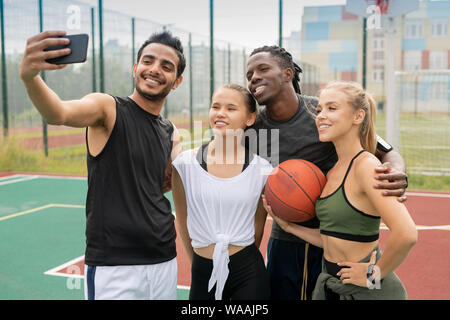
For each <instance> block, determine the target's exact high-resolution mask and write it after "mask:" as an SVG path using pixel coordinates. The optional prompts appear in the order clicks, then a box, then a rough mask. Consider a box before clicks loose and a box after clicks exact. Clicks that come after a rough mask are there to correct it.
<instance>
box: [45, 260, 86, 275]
mask: <svg viewBox="0 0 450 320" xmlns="http://www.w3.org/2000/svg"><path fill="white" fill-rule="evenodd" d="M82 260H84V255H82V256H80V257H78V258H75V259H72V260H70V261H68V262H66V263H63V264H62V265H60V266H57V267H54V268H52V269H50V270H47V271H45V272H44V274H46V275H48V276H57V277H67V278H79V279H82V278H84V275H82V274H81V270H79V269H78V268H76V269H75V268H74V269H73V271H75V272H77V271H78V272H79V273H75V272H74V273H61V272H58V270H63V269H65V268H68V267H70V266H71V265H74V264H76V263H78V262H80V261H82Z"/></svg>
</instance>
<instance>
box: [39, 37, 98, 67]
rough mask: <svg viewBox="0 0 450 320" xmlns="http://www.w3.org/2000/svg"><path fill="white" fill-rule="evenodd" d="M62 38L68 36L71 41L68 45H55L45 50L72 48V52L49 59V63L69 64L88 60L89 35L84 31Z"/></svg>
mask: <svg viewBox="0 0 450 320" xmlns="http://www.w3.org/2000/svg"><path fill="white" fill-rule="evenodd" d="M61 38H68V39H70V43H69V44H68V45H66V46H53V47H48V48H45V49H44V51H51V50H60V49H64V48H69V49H70V50H72V51H71V52H70V54H68V55H66V56H61V57H57V58H53V59H47V60H45V61H47V62H48V63H52V64H69V63H80V62H85V61H86V56H87V49H88V42H89V35H87V34H85V33H82V34H72V35H65V36H62V37H61Z"/></svg>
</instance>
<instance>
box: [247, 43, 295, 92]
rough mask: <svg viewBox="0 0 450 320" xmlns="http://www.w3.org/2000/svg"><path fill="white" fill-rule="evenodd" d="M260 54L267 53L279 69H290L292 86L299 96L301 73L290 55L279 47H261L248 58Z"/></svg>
mask: <svg viewBox="0 0 450 320" xmlns="http://www.w3.org/2000/svg"><path fill="white" fill-rule="evenodd" d="M260 52H269V53H270V54H271V55H272V56H273V57H274V58H275V59H277V61H278V62H279V64H280V66H281V68H283V69H287V68H289V69H291V70H292V72H293V73H294V77H293V79H292V85H293V86H294V90H295V92H297V93H298V94H301V90H300V73H302V68H300V67H299V66H298V65H297V64H296V63H295V62H294V61H293V60H292V55H291V54H290V53H289V52H287V51H286V49H284V48H281V47H279V46H263V47H260V48H256V49H255V50H253V52H252V53H251V54H250V57H251V56H253V55H254V54H257V53H260Z"/></svg>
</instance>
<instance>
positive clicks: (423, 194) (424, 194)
mask: <svg viewBox="0 0 450 320" xmlns="http://www.w3.org/2000/svg"><path fill="white" fill-rule="evenodd" d="M13 176H18V177H33V179H36V178H43V179H70V180H86V179H87V177H72V176H58V175H45V174H33V175H31V174H27V173H24V174H16V175H12V176H7V177H2V178H0V181H1V180H2V179H9V178H11V177H13ZM5 182H8V181H5ZM1 184H2V182H0V185H1ZM406 195H407V196H413V197H431V198H433V197H436V198H450V193H433V192H409V191H407V192H406Z"/></svg>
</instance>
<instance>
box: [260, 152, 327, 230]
mask: <svg viewBox="0 0 450 320" xmlns="http://www.w3.org/2000/svg"><path fill="white" fill-rule="evenodd" d="M326 181H327V180H326V178H325V175H324V174H323V173H322V171H321V170H320V169H319V168H318V167H317V166H316V165H315V164H313V163H311V162H309V161H306V160H301V159H291V160H287V161H284V162H282V163H280V165H279V166H278V167H277V168H275V169H274V171H273V172H272V174H271V175H270V176H269V178H268V179H267V183H266V187H265V191H264V195H265V196H266V200H267V204H268V205H270V207H271V208H272V210H273V212H274V213H275V214H276V215H277V216H279V217H280V218H282V219H284V220H287V221H291V222H303V221H308V220H311V219H312V218H314V217H315V216H316V210H315V205H316V199H317V197H318V196H320V194H321V193H322V190H323V187H324V186H325V183H326Z"/></svg>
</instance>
